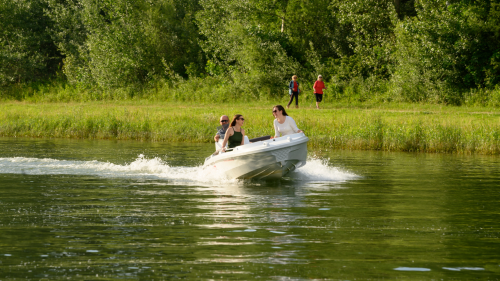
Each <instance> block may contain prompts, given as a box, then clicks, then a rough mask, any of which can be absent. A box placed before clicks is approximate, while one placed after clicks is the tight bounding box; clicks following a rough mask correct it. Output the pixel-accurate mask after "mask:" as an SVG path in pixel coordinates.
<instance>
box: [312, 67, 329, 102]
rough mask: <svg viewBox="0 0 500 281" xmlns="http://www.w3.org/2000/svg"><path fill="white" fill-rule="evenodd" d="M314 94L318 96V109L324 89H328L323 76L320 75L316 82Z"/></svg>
mask: <svg viewBox="0 0 500 281" xmlns="http://www.w3.org/2000/svg"><path fill="white" fill-rule="evenodd" d="M313 88H314V96H316V109H319V103H320V102H321V101H322V100H323V89H326V87H325V83H324V82H323V76H321V75H318V80H316V82H314V86H313Z"/></svg>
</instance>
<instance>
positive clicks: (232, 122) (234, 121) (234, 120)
mask: <svg viewBox="0 0 500 281" xmlns="http://www.w3.org/2000/svg"><path fill="white" fill-rule="evenodd" d="M241 116H243V115H241V114H236V115H234V117H233V121H231V125H229V128H231V127H233V126H234V125H236V119H240V117H241Z"/></svg>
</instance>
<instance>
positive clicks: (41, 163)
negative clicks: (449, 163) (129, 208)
mask: <svg viewBox="0 0 500 281" xmlns="http://www.w3.org/2000/svg"><path fill="white" fill-rule="evenodd" d="M0 173H7V174H28V175H93V176H99V177H109V178H143V179H163V180H169V182H171V183H179V184H186V183H198V184H202V183H204V184H210V183H217V184H221V183H224V182H227V183H229V182H233V183H234V182H237V181H235V180H228V179H226V178H225V176H224V174H223V173H221V172H218V173H217V172H216V171H213V170H211V169H204V168H203V166H198V167H182V166H180V167H172V166H170V165H169V164H168V163H167V162H165V161H163V160H161V159H160V158H152V159H147V158H146V157H145V156H144V155H142V154H141V155H139V157H138V158H137V159H136V160H135V161H133V162H132V163H130V164H125V165H118V164H113V163H110V162H100V161H96V160H93V161H71V160H57V159H49V158H43V159H40V158H25V157H13V158H0ZM291 177H292V178H293V179H294V180H304V181H344V180H349V179H353V178H355V177H356V175H353V174H350V173H347V172H342V171H340V170H338V169H337V168H334V167H330V166H328V165H327V161H326V160H320V159H310V160H308V162H307V164H306V165H305V166H304V167H302V168H300V169H297V170H296V171H294V172H293V173H292V174H291Z"/></svg>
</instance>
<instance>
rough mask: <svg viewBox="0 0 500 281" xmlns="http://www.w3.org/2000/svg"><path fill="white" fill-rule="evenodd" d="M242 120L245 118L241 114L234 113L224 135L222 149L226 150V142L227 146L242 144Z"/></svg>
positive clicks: (243, 139) (243, 137) (243, 133)
mask: <svg viewBox="0 0 500 281" xmlns="http://www.w3.org/2000/svg"><path fill="white" fill-rule="evenodd" d="M243 122H245V118H243V116H242V115H241V114H236V115H234V117H233V121H232V122H231V124H230V125H229V128H228V129H227V131H226V135H225V136H224V142H222V151H226V143H227V144H228V148H235V147H237V146H240V145H243V144H244V141H245V130H243V128H242V127H241V126H243Z"/></svg>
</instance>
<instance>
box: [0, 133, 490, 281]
mask: <svg viewBox="0 0 500 281" xmlns="http://www.w3.org/2000/svg"><path fill="white" fill-rule="evenodd" d="M211 149H212V146H211V145H210V146H209V145H184V146H183V145H175V147H171V146H168V145H165V144H145V143H137V142H106V141H103V142H101V141H99V142H94V141H91V142H86V141H59V140H51V141H46V140H12V139H0V158H1V159H3V160H0V228H1V231H0V245H1V247H0V279H1V278H3V279H14V278H19V279H29V278H32V279H42V278H47V279H63V278H73V279H93V280H96V279H110V278H134V279H171V278H186V279H187V278H189V279H215V278H226V279H256V278H262V279H305V278H316V279H351V280H352V279H382V278H387V279H389V278H391V279H393V278H401V279H431V278H443V279H445V278H446V279H450V278H455V279H472V278H476V279H494V278H495V276H497V275H498V274H499V273H500V266H499V265H500V256H499V254H498V253H499V251H498V246H497V241H498V238H499V236H500V235H499V229H500V224H499V223H498V220H497V216H498V211H497V202H498V200H499V199H500V193H499V192H498V187H497V183H498V182H499V181H498V180H499V179H500V173H499V170H498V167H499V164H500V161H499V158H498V157H485V156H456V155H427V154H400V153H380V152H350V151H334V152H331V153H328V154H324V155H322V156H321V157H320V158H319V159H317V160H314V161H310V162H311V163H312V164H313V165H312V166H309V169H307V167H304V168H306V169H304V170H302V171H300V172H298V173H295V174H292V175H291V176H290V177H289V178H286V179H283V180H280V181H275V182H237V181H224V180H213V179H209V180H205V178H206V177H207V175H203V174H200V170H196V169H198V167H199V166H200V164H201V162H200V161H202V160H200V154H203V155H204V154H205V153H204V152H205V150H206V151H207V152H208V151H210V150H211ZM140 154H143V155H144V156H143V157H142V158H141V157H138V155H140ZM15 157H19V158H22V159H17V160H20V161H18V162H16V163H17V164H16V163H14V161H13V160H12V159H13V158H15ZM44 158H45V159H51V160H46V161H41V160H40V159H44ZM202 158H203V157H202ZM30 159H31V160H30ZM2 161H3V162H2ZM9 161H10V162H9ZM13 163H14V164H13ZM1 165H3V166H1ZM16 165H17V166H16ZM22 165H25V166H22ZM29 165H31V166H29ZM21 166H22V167H26V166H29V167H31V168H32V169H31V170H30V169H25V170H24V172H23V171H22V169H21V168H22V167H21ZM75 167H76V168H75ZM64 169H66V170H64ZM68 170H69V171H71V172H68ZM33 171H36V172H33ZM47 171H49V173H47ZM50 171H51V173H50ZM112 173H114V174H113V175H112V176H109V175H110V174H112Z"/></svg>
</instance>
